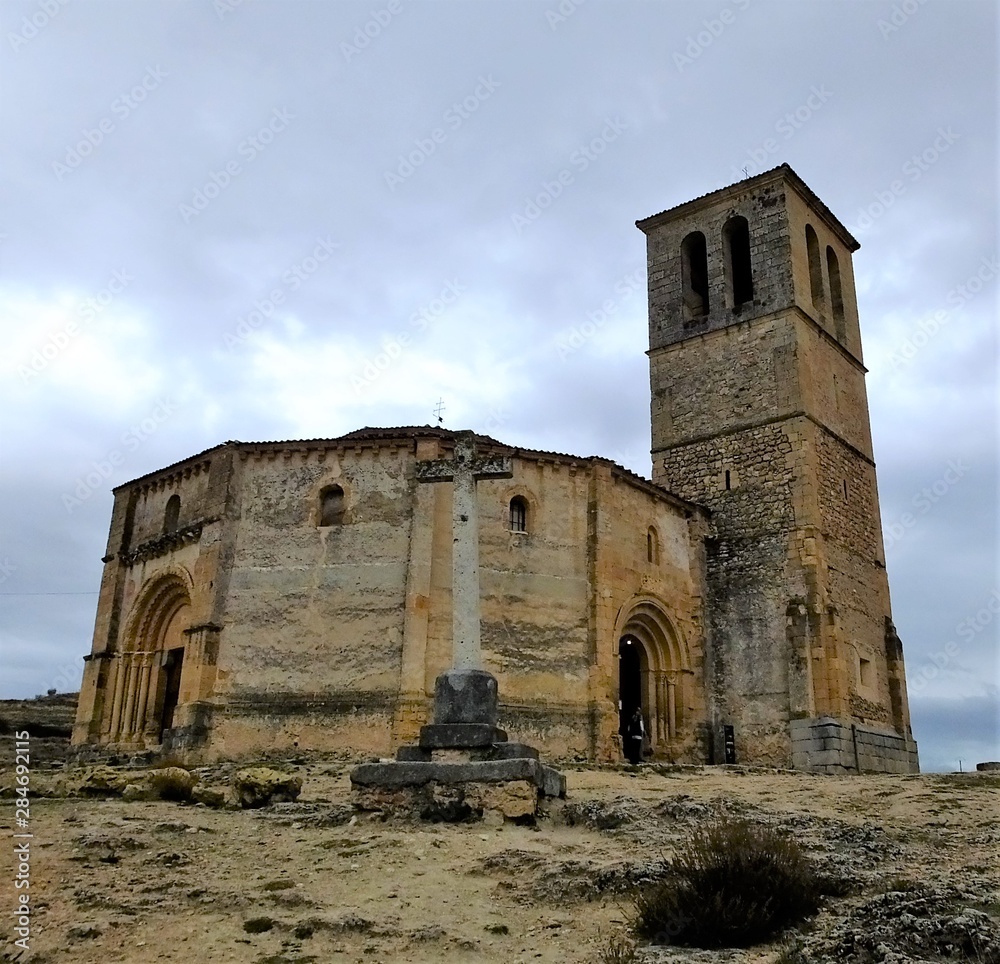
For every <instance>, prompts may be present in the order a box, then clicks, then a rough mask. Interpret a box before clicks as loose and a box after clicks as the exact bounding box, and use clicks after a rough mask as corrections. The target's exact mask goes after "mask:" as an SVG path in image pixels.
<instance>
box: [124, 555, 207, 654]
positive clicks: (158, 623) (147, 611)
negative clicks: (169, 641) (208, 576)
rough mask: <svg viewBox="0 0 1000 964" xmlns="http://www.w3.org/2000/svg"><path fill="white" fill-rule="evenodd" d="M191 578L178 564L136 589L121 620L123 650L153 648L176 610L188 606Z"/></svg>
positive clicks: (157, 643)
mask: <svg viewBox="0 0 1000 964" xmlns="http://www.w3.org/2000/svg"><path fill="white" fill-rule="evenodd" d="M192 590H193V580H192V579H191V575H190V573H188V571H187V570H186V569H184V568H182V567H180V566H176V567H171V569H169V570H167V571H165V572H160V573H157V575H156V576H154V577H153V578H152V579H150V580H149V581H148V582H147V583H146V584H145V585H144V586H143V587H142V589H141V590H140V592H139V595H138V597H137V598H136V601H135V605H134V606H133V607H132V611H131V612H130V613H129V616H128V619H127V620H126V623H125V635H124V638H123V647H122V648H123V650H124V651H126V652H130V651H131V652H137V651H143V652H144V651H149V650H153V649H156V648H157V647H158V645H159V643H160V642H161V640H162V637H163V631H164V629H165V628H166V626H167V625H169V623H170V621H171V619H173V617H174V616H175V615H176V614H177V611H178V610H179V609H181V608H182V607H184V606H190V605H191V596H192Z"/></svg>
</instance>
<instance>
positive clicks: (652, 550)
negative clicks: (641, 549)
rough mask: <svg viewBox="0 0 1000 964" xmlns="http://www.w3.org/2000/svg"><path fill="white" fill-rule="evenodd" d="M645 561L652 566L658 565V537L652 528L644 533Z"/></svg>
mask: <svg viewBox="0 0 1000 964" xmlns="http://www.w3.org/2000/svg"><path fill="white" fill-rule="evenodd" d="M646 561H647V562H651V563H652V564H653V565H654V566H658V565H659V564H660V537H659V535H658V534H657V532H656V529H655V528H653V526H650V527H649V530H648V531H647V532H646Z"/></svg>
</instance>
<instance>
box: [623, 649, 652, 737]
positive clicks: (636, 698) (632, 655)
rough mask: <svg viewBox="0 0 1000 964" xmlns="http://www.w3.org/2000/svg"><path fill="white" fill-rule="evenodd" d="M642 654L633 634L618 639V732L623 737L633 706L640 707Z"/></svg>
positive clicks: (643, 654)
mask: <svg viewBox="0 0 1000 964" xmlns="http://www.w3.org/2000/svg"><path fill="white" fill-rule="evenodd" d="M644 656H645V653H644V652H643V648H642V643H640V642H639V640H637V639H635V638H634V637H633V636H623V637H622V638H621V639H620V640H619V641H618V732H619V733H620V734H621V735H622V737H623V738H624V737H625V728H626V727H627V726H628V721H629V720H630V719H632V714H633V713H634V712H635V708H636V707H637V706H638V707H639V708H640V709H642V671H643V663H644V662H646V660H645V659H644ZM644 715H645V714H644Z"/></svg>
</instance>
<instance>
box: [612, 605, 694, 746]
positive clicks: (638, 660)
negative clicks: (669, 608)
mask: <svg viewBox="0 0 1000 964" xmlns="http://www.w3.org/2000/svg"><path fill="white" fill-rule="evenodd" d="M688 675H689V674H688V672H687V665H686V660H685V658H684V651H683V646H682V644H681V642H680V640H679V638H678V636H677V633H676V632H675V631H674V628H673V625H672V624H671V622H670V619H669V618H668V616H667V615H666V613H665V612H664V610H663V609H662V607H661V606H660V605H659V604H658V603H656V602H654V601H651V600H643V601H641V602H638V603H636V604H635V605H633V606H632V607H631V609H630V610H629V612H628V614H627V616H626V618H625V619H624V622H623V623H622V624H621V629H620V632H619V636H618V714H619V721H618V722H619V732H621V733H623V734H624V732H625V727H626V725H627V723H628V721H629V719H631V717H632V714H633V713H634V712H635V708H636V707H637V706H638V707H639V708H640V709H641V711H642V718H643V721H644V722H645V724H646V735H647V739H648V741H649V746H650V748H651V749H652V751H653V755H654V756H660V757H670V756H671V752H672V751H671V748H672V746H679V744H680V742H681V741H682V740H683V739H684V738H685V736H686V729H685V727H686V725H687V723H688V721H687V720H686V719H685V711H684V707H685V704H686V701H687V697H686V690H687V686H688V681H687V680H688Z"/></svg>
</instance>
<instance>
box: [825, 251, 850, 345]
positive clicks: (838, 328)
mask: <svg viewBox="0 0 1000 964" xmlns="http://www.w3.org/2000/svg"><path fill="white" fill-rule="evenodd" d="M826 273H827V275H829V277H830V309H831V311H832V312H833V327H834V330H835V332H836V335H837V341H841V342H842V341H843V340H844V336H845V335H846V334H847V326H846V324H845V322H844V289H843V288H842V287H841V284H840V262H839V261H838V260H837V252H836V251H834V250H833V248H831V247H829V246H827V249H826Z"/></svg>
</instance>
